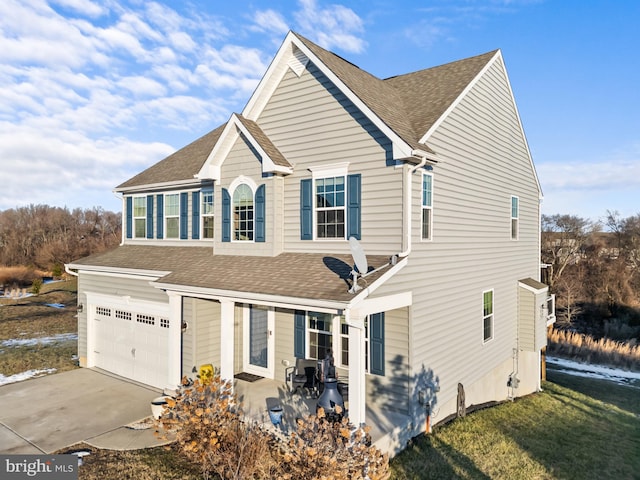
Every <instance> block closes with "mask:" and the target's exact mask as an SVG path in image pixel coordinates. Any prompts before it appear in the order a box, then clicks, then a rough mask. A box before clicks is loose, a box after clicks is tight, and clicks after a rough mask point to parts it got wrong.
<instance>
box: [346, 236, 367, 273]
mask: <svg viewBox="0 0 640 480" xmlns="http://www.w3.org/2000/svg"><path fill="white" fill-rule="evenodd" d="M349 248H350V249H351V256H352V257H353V261H354V262H355V264H356V268H357V269H358V272H360V275H364V274H366V273H367V271H368V270H369V264H368V263H367V256H366V255H365V253H364V249H363V248H362V245H360V242H358V239H357V238H356V237H349Z"/></svg>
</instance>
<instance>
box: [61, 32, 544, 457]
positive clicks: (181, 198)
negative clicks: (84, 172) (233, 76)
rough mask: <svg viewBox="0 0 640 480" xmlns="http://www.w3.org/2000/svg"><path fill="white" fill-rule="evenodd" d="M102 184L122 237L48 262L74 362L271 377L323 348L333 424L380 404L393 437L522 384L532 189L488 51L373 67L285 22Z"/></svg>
mask: <svg viewBox="0 0 640 480" xmlns="http://www.w3.org/2000/svg"><path fill="white" fill-rule="evenodd" d="M116 191H117V192H119V193H120V194H121V195H122V199H123V227H124V228H123V232H124V233H123V240H122V245H121V246H119V247H118V248H116V249H115V250H112V251H109V252H106V253H102V254H98V255H93V256H91V257H87V258H83V259H80V260H77V261H75V262H73V263H71V264H69V265H67V268H68V269H69V270H73V271H76V272H77V274H78V276H79V287H78V288H79V292H78V293H79V295H78V302H79V312H80V313H79V315H78V322H79V339H78V349H79V357H80V363H81V365H82V366H84V367H98V368H101V369H104V370H107V371H110V372H113V373H115V374H117V375H121V376H123V377H127V378H131V379H133V380H136V381H139V382H142V383H145V384H149V385H152V386H155V387H160V388H175V387H176V386H177V385H178V384H179V383H180V379H181V377H182V376H183V375H193V373H192V371H193V369H194V367H197V366H199V365H202V364H209V363H210V364H212V365H214V366H215V367H216V368H218V369H219V371H220V372H221V375H222V376H223V377H224V378H228V379H232V378H234V375H236V374H238V373H240V372H247V373H251V374H254V375H259V376H261V377H263V378H265V379H270V380H273V381H283V380H284V374H285V368H286V367H287V366H288V365H293V364H294V363H295V359H296V358H316V359H317V358H322V357H323V356H324V354H325V352H326V350H327V349H328V348H331V349H332V350H333V352H334V356H335V359H336V364H337V366H338V369H339V371H340V372H341V377H342V378H345V379H346V378H348V384H349V417H350V419H351V420H352V422H353V423H354V424H360V423H362V422H366V423H371V422H375V421H377V419H379V418H381V416H383V415H384V412H394V415H396V416H395V417H394V429H395V430H396V432H395V433H394V432H390V431H389V432H387V433H389V434H390V435H391V436H392V437H394V438H395V439H396V440H398V438H399V437H401V436H403V437H410V436H411V435H415V434H418V433H420V431H421V430H422V429H423V428H424V423H425V419H426V416H427V414H430V415H431V416H432V418H433V421H434V422H436V423H437V422H439V421H442V420H443V419H445V418H447V417H448V416H450V415H453V414H455V413H456V412H461V411H463V410H464V409H465V408H466V407H467V406H471V405H480V404H484V403H487V402H493V401H500V400H505V399H507V398H513V397H516V396H521V395H524V394H528V393H531V392H534V391H536V390H537V389H539V379H540V351H541V348H543V347H544V346H545V345H546V335H545V333H546V331H545V328H546V323H547V319H548V318H549V315H550V313H551V312H547V302H546V299H547V287H546V286H545V285H543V284H542V283H540V282H539V271H540V253H539V252H540V206H539V205H540V199H541V189H540V185H539V182H538V178H537V176H536V172H535V169H534V165H533V163H532V159H531V155H530V152H529V149H528V146H527V142H526V139H525V135H524V132H523V128H522V125H521V122H520V118H519V115H518V111H517V108H516V104H515V101H514V97H513V93H512V90H511V87H510V84H509V79H508V76H507V72H506V70H505V65H504V62H503V58H502V54H501V52H500V51H493V52H489V53H485V54H483V55H479V56H476V57H472V58H467V59H464V60H460V61H456V62H453V63H449V64H446V65H442V66H438V67H434V68H429V69H426V70H421V71H418V72H414V73H409V74H406V75H400V76H396V77H391V78H387V79H384V80H382V79H379V78H376V77H375V76H373V75H371V74H369V73H367V72H365V71H363V70H361V69H360V68H358V67H357V66H355V65H353V64H352V63H350V62H348V61H346V60H344V59H343V58H341V57H339V56H337V55H335V54H334V53H331V52H329V51H327V50H325V49H323V48H321V47H319V46H318V45H316V44H314V43H312V42H311V41H309V40H308V39H306V38H304V37H302V36H300V35H298V34H296V33H293V32H290V33H289V34H288V35H287V36H286V38H285V40H284V42H283V44H282V46H281V47H280V49H279V50H278V52H277V54H276V56H275V58H274V59H273V61H272V63H271V65H270V66H269V68H268V70H267V72H266V73H265V75H264V77H263V78H262V80H261V81H260V83H259V85H258V87H257V89H256V90H255V92H254V94H253V95H252V96H251V98H250V99H249V101H248V103H247V105H246V107H245V108H244V110H243V111H242V113H240V114H237V113H236V114H233V115H231V117H230V118H229V120H228V121H227V122H226V123H225V124H224V125H221V126H220V127H218V128H216V129H215V130H213V131H212V132H210V133H208V134H206V135H204V136H203V137H201V138H200V139H198V140H196V141H194V142H193V143H192V144H190V145H188V146H186V147H184V148H183V149H181V150H178V151H177V152H175V153H174V154H172V155H171V156H169V157H167V158H166V159H164V160H162V161H160V162H158V163H157V164H155V165H153V166H151V167H150V168H148V169H147V170H145V171H143V172H141V173H140V174H138V175H136V176H135V177H133V178H131V179H129V180H127V181H126V182H124V183H123V184H121V185H120V186H118V187H117V188H116ZM351 237H354V238H355V239H357V240H359V244H360V246H361V247H362V249H363V250H364V252H365V255H366V260H367V263H368V270H369V272H370V273H369V274H368V275H367V276H365V277H359V278H357V280H356V281H355V284H356V286H355V288H354V279H353V274H352V269H353V268H354V267H353V266H354V260H353V258H352V255H351V250H350V241H349V239H350V238H351ZM352 242H353V241H352ZM352 242H351V243H352ZM361 273H364V272H361ZM400 431H402V432H404V433H403V434H402V435H400V434H399V433H398V432H400ZM400 443H401V441H400ZM396 446H397V445H396Z"/></svg>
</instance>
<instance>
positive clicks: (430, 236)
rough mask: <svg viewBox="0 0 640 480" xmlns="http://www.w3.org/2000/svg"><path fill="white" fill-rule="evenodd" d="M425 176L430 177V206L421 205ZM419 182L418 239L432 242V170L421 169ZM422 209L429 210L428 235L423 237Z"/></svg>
mask: <svg viewBox="0 0 640 480" xmlns="http://www.w3.org/2000/svg"><path fill="white" fill-rule="evenodd" d="M425 176H429V177H431V205H430V206H424V205H423V199H424V177H425ZM421 180H422V181H421V182H420V187H421V188H420V241H421V242H433V210H434V208H433V190H434V183H435V182H434V180H435V179H434V175H433V172H425V171H424V170H423V171H422V178H421ZM424 210H429V211H430V214H429V233H428V235H429V236H428V237H427V238H424V237H423V236H422V216H423V215H424Z"/></svg>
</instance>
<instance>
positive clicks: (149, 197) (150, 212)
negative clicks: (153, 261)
mask: <svg viewBox="0 0 640 480" xmlns="http://www.w3.org/2000/svg"><path fill="white" fill-rule="evenodd" d="M147 238H153V195H147Z"/></svg>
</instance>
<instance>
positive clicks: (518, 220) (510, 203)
mask: <svg viewBox="0 0 640 480" xmlns="http://www.w3.org/2000/svg"><path fill="white" fill-rule="evenodd" d="M514 198H515V199H516V200H517V201H518V202H517V203H518V212H517V213H518V216H517V217H514V216H513V199H514ZM509 219H510V220H509V236H510V237H511V240H512V241H514V242H515V241H517V240H520V197H519V196H518V195H511V198H510V200H509ZM514 220H516V236H515V237H514V236H513V221H514Z"/></svg>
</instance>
